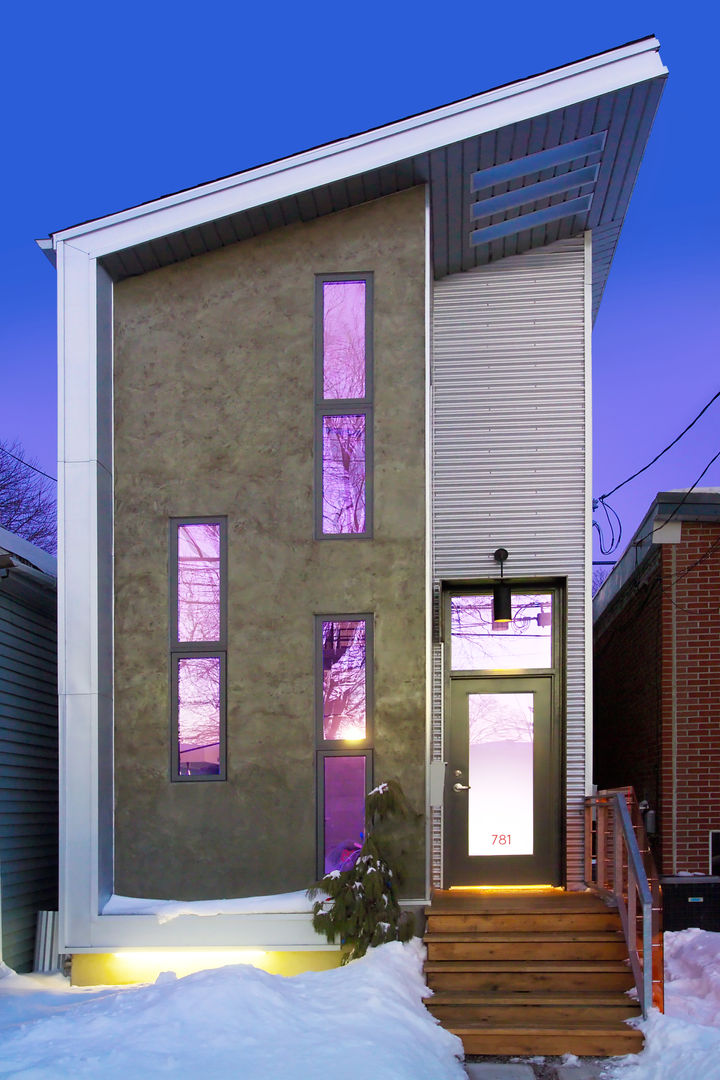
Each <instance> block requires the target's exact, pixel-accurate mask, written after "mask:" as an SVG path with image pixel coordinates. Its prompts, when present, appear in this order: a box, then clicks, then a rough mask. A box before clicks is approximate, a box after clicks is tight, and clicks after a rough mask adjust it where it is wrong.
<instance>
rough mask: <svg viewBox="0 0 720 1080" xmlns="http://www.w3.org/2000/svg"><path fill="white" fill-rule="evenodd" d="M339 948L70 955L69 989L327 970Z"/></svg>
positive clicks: (337, 959) (336, 958)
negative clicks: (248, 968) (197, 975)
mask: <svg viewBox="0 0 720 1080" xmlns="http://www.w3.org/2000/svg"><path fill="white" fill-rule="evenodd" d="M340 956H341V953H340V950H339V949H316V950H302V951H301V950H294V951H284V952H280V951H265V950H261V949H128V950H125V951H123V952H116V953H74V954H73V958H72V968H71V971H72V974H71V981H72V984H73V986H108V985H119V984H124V983H139V982H140V983H147V982H155V980H156V979H157V977H158V975H160V974H161V973H162V972H163V971H173V972H175V974H176V975H177V976H178V978H182V977H183V976H184V975H191V974H193V972H195V971H206V970H208V969H210V968H219V967H226V966H227V965H228V964H252V966H253V967H257V968H261V969H262V970H263V971H268V972H270V974H272V975H299V974H300V973H301V972H303V971H327V970H329V969H331V968H335V967H338V966H339V964H340Z"/></svg>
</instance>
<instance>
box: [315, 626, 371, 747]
mask: <svg viewBox="0 0 720 1080" xmlns="http://www.w3.org/2000/svg"><path fill="white" fill-rule="evenodd" d="M322 651H323V737H324V738H325V739H364V738H365V734H366V717H367V690H366V635H365V620H364V619H358V620H349V621H343V622H324V623H323V624H322Z"/></svg>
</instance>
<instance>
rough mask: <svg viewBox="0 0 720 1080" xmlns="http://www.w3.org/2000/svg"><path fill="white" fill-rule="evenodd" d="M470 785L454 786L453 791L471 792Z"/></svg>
mask: <svg viewBox="0 0 720 1080" xmlns="http://www.w3.org/2000/svg"><path fill="white" fill-rule="evenodd" d="M469 790H470V785H469V784H453V791H469Z"/></svg>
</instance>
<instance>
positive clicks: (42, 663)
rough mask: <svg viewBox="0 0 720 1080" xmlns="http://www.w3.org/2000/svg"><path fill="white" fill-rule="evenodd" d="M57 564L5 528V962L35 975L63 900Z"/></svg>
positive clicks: (1, 752)
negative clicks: (43, 932) (40, 929)
mask: <svg viewBox="0 0 720 1080" xmlns="http://www.w3.org/2000/svg"><path fill="white" fill-rule="evenodd" d="M56 578H57V570H56V564H55V559H54V557H53V556H52V555H48V553H47V552H46V551H42V550H41V549H40V548H39V547H36V545H35V544H31V543H29V542H28V541H27V540H24V539H23V538H22V537H21V536H17V535H15V533H12V532H9V531H8V530H7V529H3V528H0V960H3V961H4V962H5V963H6V964H7V965H8V966H9V967H11V968H13V970H15V971H31V970H32V967H33V957H34V951H35V928H36V923H37V915H38V912H40V911H55V910H57V902H58V705H57V623H56Z"/></svg>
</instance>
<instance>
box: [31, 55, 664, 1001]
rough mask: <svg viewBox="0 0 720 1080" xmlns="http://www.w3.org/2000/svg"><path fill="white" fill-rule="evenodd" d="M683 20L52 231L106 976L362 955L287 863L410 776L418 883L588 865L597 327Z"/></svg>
mask: <svg viewBox="0 0 720 1080" xmlns="http://www.w3.org/2000/svg"><path fill="white" fill-rule="evenodd" d="M658 49H659V45H658V42H657V41H656V40H655V39H654V38H646V39H644V40H642V41H637V42H634V43H631V44H629V45H624V46H622V47H621V48H618V49H614V50H611V51H610V52H607V53H602V54H600V55H597V56H592V57H589V58H587V59H583V60H580V61H578V62H576V63H572V64H569V65H567V66H565V67H562V68H559V69H556V70H553V71H548V72H545V73H543V74H540V75H535V76H533V77H531V78H528V79H524V80H522V81H520V82H515V83H511V84H509V85H507V86H502V87H498V88H496V89H494V90H491V91H488V92H486V93H483V94H479V95H477V96H475V97H471V98H468V99H466V100H463V101H459V102H455V103H453V104H450V105H445V106H442V107H440V108H438V109H434V110H432V111H430V112H427V113H423V114H420V115H417V116H412V117H410V118H408V119H405V120H401V121H399V122H396V123H391V124H388V125H387V126H385V127H382V128H379V129H376V130H373V131H368V132H365V133H363V134H360V135H355V136H352V137H349V138H346V139H341V140H339V141H337V142H333V143H331V144H328V145H326V146H320V147H317V148H315V149H313V150H309V151H307V152H305V153H301V154H297V155H295V156H293V157H289V158H285V159H282V160H280V161H275V162H271V163H270V164H266V165H263V166H260V167H259V168H256V169H251V170H249V171H247V172H243V173H239V174H237V175H233V176H229V177H225V178H223V179H221V180H217V181H214V182H212V183H207V184H203V185H200V186H199V187H196V188H193V189H191V190H188V191H183V192H179V193H177V194H175V195H170V196H168V197H165V198H161V199H156V200H154V201H151V202H148V203H145V204H143V205H140V206H137V207H134V208H131V209H128V210H124V211H121V212H119V213H117V214H112V215H109V216H107V217H104V218H101V219H98V220H94V221H89V222H85V223H83V224H80V225H76V226H73V227H71V228H67V229H63V230H60V231H58V232H55V233H53V234H52V235H51V237H50V239H49V240H46V241H42V242H41V247H43V249H44V250H45V251H46V253H47V254H48V256H49V257H50V258H51V259H52V260H53V261H54V262H55V264H56V266H57V273H58V290H59V291H58V296H59V301H58V312H59V316H58V317H59V323H60V328H59V340H60V412H61V431H62V434H61V443H60V457H61V463H60V472H61V488H60V493H61V494H60V529H61V536H62V540H61V554H60V561H59V567H60V575H59V576H60V626H61V661H60V695H61V697H60V700H61V731H62V758H61V762H62V763H61V776H62V788H61V807H62V810H61V900H60V923H61V948H62V949H63V950H64V951H67V952H69V953H72V954H73V956H74V960H73V973H74V978H75V979H76V980H77V981H82V980H83V979H86V978H87V979H91V978H92V979H93V980H94V981H99V975H98V973H99V971H100V966H99V965H100V964H101V963H103V964H105V965H106V966H105V968H104V969H103V972H104V974H103V979H105V980H107V979H109V978H111V977H116V975H117V972H116V968H115V967H113V968H112V970H111V965H113V964H114V965H116V961H117V958H118V957H120V958H121V959H122V958H125V959H126V960H128V958H130V957H135V956H136V955H137V954H138V952H142V951H143V950H145V951H152V950H155V951H157V950H166V951H167V950H188V949H195V950H208V949H211V950H212V949H215V950H217V949H229V948H232V949H245V950H249V951H250V952H251V953H252V954H253V955H254V956H257V953H258V952H259V951H260V952H262V953H263V954H264V956H263V957H261V958H260V959H259V960H258V962H262V963H263V964H265V966H267V967H268V968H269V969H272V970H279V969H280V968H281V967H282V970H291V969H292V970H295V969H296V968H297V965H298V964H300V965H303V966H309V965H316V966H317V965H323V964H334V963H336V962H337V950H336V949H334V948H332V947H329V946H328V945H327V943H326V942H325V941H324V940H322V939H319V938H318V937H317V935H315V933H314V932H313V929H312V926H311V921H310V917H309V914H308V911H307V904H303V902H302V899H301V900H300V901H298V902H294V901H293V900H292V896H293V894H297V895H301V894H302V891H303V890H304V889H305V888H306V887H307V886H308V884H310V883H311V882H312V881H313V880H314V879H315V878H316V877H317V875H318V874H322V873H324V872H325V871H327V870H330V869H332V868H335V867H338V866H341V865H342V863H343V859H345V858H347V857H348V853H350V854H351V853H352V851H353V850H355V849H356V845H357V844H358V843H359V842H360V840H361V837H362V831H363V827H364V826H363V800H364V794H365V792H366V791H367V790H368V789H369V786H370V785H372V784H373V783H376V782H378V781H381V780H383V779H385V778H388V777H394V778H396V779H398V780H399V781H400V783H401V784H402V787H403V789H404V791H405V794H406V796H407V799H408V801H409V802H410V804H411V805H412V806H413V808H414V809H415V811H416V812H417V814H418V817H417V820H416V821H414V822H413V823H412V824H408V825H407V827H406V835H405V836H404V840H405V844H406V847H407V848H408V850H409V858H408V862H407V867H406V879H405V885H404V894H403V895H404V902H405V903H406V904H407V905H408V906H409V907H411V908H412V907H414V908H417V909H418V910H419V909H421V908H422V907H423V906H424V905H425V904H426V903H427V901H428V899H429V897H430V893H431V891H432V890H433V889H439V888H441V887H444V888H446V889H447V888H450V887H451V886H467V885H471V886H472V885H477V884H479V883H493V884H496V885H508V884H514V885H536V884H544V885H553V886H557V887H562V888H563V889H567V890H571V891H572V890H582V889H583V888H584V885H585V881H584V862H583V859H584V832H583V820H584V819H583V800H584V798H585V796H586V793H587V792H588V791H589V785H590V780H591V753H590V749H591V726H590V721H591V685H590V677H589V672H590V667H589V664H590V651H591V643H592V622H591V601H590V578H591V562H590V533H591V511H590V451H591V448H590V426H589V401H590V334H591V324H592V319H593V317H594V315H595V313H596V312H597V309H598V305H599V303H600V299H601V296H602V292H603V288H604V285H605V281H606V279H607V275H608V272H609V269H610V263H611V261H612V256H613V252H614V250H615V246H616V243H617V240H618V236H619V233H620V229H621V227H622V223H623V219H624V216H625V212H626V209H627V206H628V201H629V199H630V195H631V192H632V189H633V185H634V183H635V178H636V175H637V171H638V168H639V165H640V160H641V158H642V154H643V149H644V147H645V144H646V140H647V138H648V136H649V132H650V128H651V125H652V121H653V117H654V114H655V111H656V108H657V105H658V102H659V99H660V95H661V93H662V89H663V86H664V81H665V76H666V69H665V68H664V66H663V64H662V62H661V60H660V57H659V52H658ZM505 556H507V557H505ZM501 576H502V578H503V582H502V590H500V589H498V592H499V593H500V592H503V594H504V600H503V597H501V596H498V597H497V600H498V605H499V606H497V607H495V608H494V606H493V588H494V587H495V586H498V585H499V581H500V578H501ZM508 588H509V589H510V592H511V604H510V611H509V612H506V613H504V614H503V612H502V611H501V604H500V602H501V601H502V602H505V603H507V599H508V598H507V589H508ZM508 616H509V618H508ZM503 619H505V620H506V621H503ZM483 745H485V746H487V747H488V750H487V752H484V751H483ZM503 750H505V751H507V752H506V753H503ZM445 763H447V766H446V765H445ZM463 837H464V838H468V837H469V841H468V842H466V841H465V840H464V839H462V838H463ZM118 897H126V898H131V899H129V900H127V901H124V902H123V901H119V900H118V899H117V898H118ZM254 897H261V898H267V897H277V899H276V900H272V899H270V900H267V899H263V900H259V901H253V900H248V902H247V904H246V905H245V906H244V907H243V906H242V905H239V907H238V906H237V905H236V906H233V905H231V904H228V905H226V906H224V907H223V905H222V904H221V903H219V902H218V901H219V898H254ZM288 897H290V899H288ZM113 898H116V899H113ZM132 898H136V899H135V900H134V901H133V899H132ZM152 900H157V901H170V900H172V901H178V902H182V903H181V905H180V910H181V911H184V912H185V913H184V914H179V915H178V917H177V918H173V919H169V920H161V919H159V918H158V917H157V913H156V910H155V909H154V908H153V905H152V903H148V901H152ZM202 901H205V902H206V906H205V907H204V908H201V909H198V908H195V909H193V910H191V911H189V910H188V908H187V904H191V903H197V902H202ZM183 904H185V905H186V906H185V907H184V908H183V906H182V905H183ZM288 908H289V910H288ZM175 910H176V912H177V910H178V909H177V908H176V909H175ZM201 910H202V911H203V912H204V913H205V917H198V914H197V912H198V911H201ZM193 911H194V912H195V913H193ZM210 911H213V912H214V914H212V915H210V914H208V912H210ZM253 951H254V953H253ZM163 955H165V954H163ZM128 962H129V961H128ZM283 965H284V966H283ZM293 965H294V966H293Z"/></svg>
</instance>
